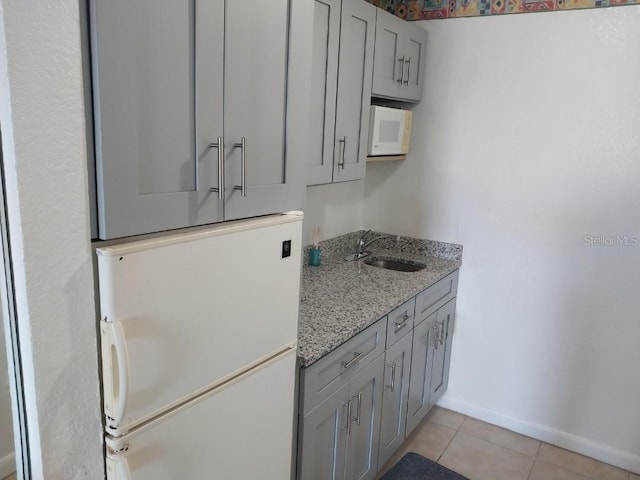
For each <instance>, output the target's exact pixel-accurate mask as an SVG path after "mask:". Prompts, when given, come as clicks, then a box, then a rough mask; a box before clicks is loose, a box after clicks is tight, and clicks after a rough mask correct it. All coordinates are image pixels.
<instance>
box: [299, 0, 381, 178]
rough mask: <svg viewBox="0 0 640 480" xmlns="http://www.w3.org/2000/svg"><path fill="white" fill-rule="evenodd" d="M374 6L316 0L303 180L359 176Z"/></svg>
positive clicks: (362, 165)
mask: <svg viewBox="0 0 640 480" xmlns="http://www.w3.org/2000/svg"><path fill="white" fill-rule="evenodd" d="M376 14H377V8H376V7H375V6H374V5H372V4H370V3H367V2H364V1H363V0H315V9H314V29H313V56H312V72H313V80H312V88H311V125H310V126H311V133H310V138H309V153H308V154H307V155H306V157H307V173H306V177H307V184H308V185H316V184H322V183H331V182H332V181H333V182H344V181H348V180H357V179H361V178H364V175H365V168H366V160H367V141H368V135H369V134H368V126H369V104H370V98H371V82H372V75H373V55H374V45H375V28H376V26H375V24H376Z"/></svg>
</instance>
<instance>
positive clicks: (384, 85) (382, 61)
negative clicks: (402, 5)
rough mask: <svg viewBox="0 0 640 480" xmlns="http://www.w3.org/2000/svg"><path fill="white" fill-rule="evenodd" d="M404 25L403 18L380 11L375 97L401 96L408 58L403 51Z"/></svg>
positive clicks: (375, 66)
mask: <svg viewBox="0 0 640 480" xmlns="http://www.w3.org/2000/svg"><path fill="white" fill-rule="evenodd" d="M404 27H405V22H404V21H403V20H402V19H400V18H398V17H396V16H395V15H392V14H390V13H387V12H384V11H379V12H378V18H377V20H376V42H375V44H376V53H375V60H374V70H373V86H372V95H373V96H374V97H375V96H378V97H391V98H397V97H400V96H401V91H402V89H403V84H402V82H403V75H404V72H405V65H404V62H405V60H406V59H405V57H404V53H403V50H404V48H405V47H404V38H403V35H402V32H403V31H404Z"/></svg>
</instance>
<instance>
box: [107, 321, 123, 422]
mask: <svg viewBox="0 0 640 480" xmlns="http://www.w3.org/2000/svg"><path fill="white" fill-rule="evenodd" d="M100 323H101V330H102V333H103V335H102V343H103V346H102V352H103V358H102V363H103V365H108V366H109V369H105V368H103V371H104V373H105V375H103V377H104V378H103V381H104V392H105V413H106V414H107V416H108V417H109V418H110V420H111V422H110V423H111V424H112V425H111V426H118V425H120V424H121V423H122V422H123V420H124V413H125V410H126V408H127V397H128V396H129V355H128V352H127V342H126V339H125V336H124V330H123V329H122V323H121V322H118V321H117V320H115V321H109V322H107V321H101V322H100ZM105 334H106V335H105ZM105 343H106V345H105ZM105 347H106V348H105ZM114 367H116V369H114ZM107 373H108V374H109V375H108V377H107V375H106V374H107Z"/></svg>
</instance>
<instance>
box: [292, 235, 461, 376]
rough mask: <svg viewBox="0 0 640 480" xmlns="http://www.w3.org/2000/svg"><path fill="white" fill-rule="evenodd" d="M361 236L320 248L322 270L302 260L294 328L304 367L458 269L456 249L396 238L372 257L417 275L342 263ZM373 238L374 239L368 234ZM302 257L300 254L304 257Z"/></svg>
mask: <svg viewBox="0 0 640 480" xmlns="http://www.w3.org/2000/svg"><path fill="white" fill-rule="evenodd" d="M361 233H362V232H361V231H360V232H354V233H351V234H348V235H343V236H342V237H337V238H335V239H331V240H328V241H326V242H321V243H320V247H321V248H322V253H323V258H322V265H321V266H319V267H310V266H308V265H306V263H307V262H306V260H307V258H308V257H307V255H305V257H304V262H303V263H304V266H303V268H302V289H301V299H300V323H299V327H298V358H299V361H300V365H302V366H303V367H307V366H309V365H311V364H312V363H314V362H315V361H317V360H319V359H320V358H322V357H323V356H324V355H326V354H327V353H329V352H331V351H332V350H334V349H335V348H337V347H339V346H340V345H342V344H343V343H344V342H346V341H347V340H349V339H350V338H351V337H353V336H354V335H356V334H357V333H359V332H361V331H362V330H364V329H365V328H367V327H368V326H369V325H372V324H373V323H375V322H376V321H377V320H379V319H380V318H381V317H383V316H384V315H385V314H387V313H388V312H390V311H391V310H393V309H394V308H396V307H398V306H399V305H401V304H402V303H404V302H406V301H407V300H409V299H411V298H412V297H414V296H415V295H417V294H418V293H420V292H421V291H422V290H424V289H425V288H427V287H429V286H430V285H433V284H434V283H435V282H437V281H438V280H440V279H441V278H444V277H445V276H447V275H448V274H450V273H451V272H453V271H455V270H457V269H458V268H460V265H461V264H462V246H460V245H455V244H449V243H442V242H433V241H430V240H421V239H413V238H408V237H400V240H396V239H385V240H381V241H379V242H376V243H374V244H372V245H371V247H370V248H368V249H367V250H370V251H371V252H372V256H377V257H385V256H387V257H401V258H403V259H407V260H409V261H416V262H421V263H426V265H427V266H426V268H424V269H423V270H420V271H418V272H396V271H393V270H387V269H384V268H378V267H372V266H370V265H367V264H366V263H364V262H365V261H366V259H364V260H358V261H352V262H347V261H345V260H344V258H343V257H344V255H346V254H348V253H353V251H354V249H355V244H356V241H357V238H359V236H360V234H361ZM374 235H378V233H374ZM305 254H306V251H305Z"/></svg>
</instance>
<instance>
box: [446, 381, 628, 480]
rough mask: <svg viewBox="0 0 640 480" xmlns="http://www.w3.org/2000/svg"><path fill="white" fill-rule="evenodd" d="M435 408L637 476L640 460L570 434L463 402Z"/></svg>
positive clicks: (448, 399) (448, 402) (451, 400)
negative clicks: (580, 455)
mask: <svg viewBox="0 0 640 480" xmlns="http://www.w3.org/2000/svg"><path fill="white" fill-rule="evenodd" d="M438 405H439V406H441V407H444V408H448V409H450V410H454V411H456V412H460V413H463V414H465V415H469V416H470V417H473V418H477V419H478V420H482V421H483V422H487V423H491V424H493V425H498V426H499V427H503V428H506V429H507V430H512V431H514V432H517V433H520V434H522V435H526V436H528V437H532V438H535V439H536V440H541V441H543V442H547V443H551V444H553V445H557V446H558V447H562V448H565V449H567V450H571V451H572V452H577V453H581V454H582V455H586V456H588V457H591V458H595V459H596V460H600V461H601V462H605V463H609V464H611V465H615V466H616V467H619V468H622V469H624V470H630V471H632V472H635V473H638V474H640V456H639V455H634V454H633V453H629V452H625V451H623V450H618V449H615V448H612V447H609V446H608V445H605V444H603V443H598V442H594V441H593V440H589V439H587V438H583V437H579V436H577V435H574V434H572V433H568V432H563V431H561V430H557V429H555V428H552V427H549V426H547V425H540V424H538V423H532V422H528V421H525V420H521V419H518V418H514V417H510V416H508V415H505V414H504V413H501V412H497V411H495V410H491V409H488V408H484V407H480V406H478V405H474V404H471V403H468V402H465V401H464V400H460V399H458V398H455V397H452V396H450V395H448V394H445V395H444V396H443V397H442V398H441V399H440V401H439V402H438Z"/></svg>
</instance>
